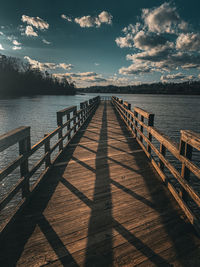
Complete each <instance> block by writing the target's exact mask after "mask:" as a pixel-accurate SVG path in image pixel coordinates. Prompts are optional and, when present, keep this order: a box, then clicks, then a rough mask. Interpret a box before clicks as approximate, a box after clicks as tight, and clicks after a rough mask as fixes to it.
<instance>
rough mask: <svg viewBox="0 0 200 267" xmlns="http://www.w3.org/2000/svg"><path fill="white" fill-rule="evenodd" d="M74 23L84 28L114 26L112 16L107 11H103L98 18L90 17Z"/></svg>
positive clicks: (79, 19) (84, 17)
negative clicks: (104, 25) (102, 25)
mask: <svg viewBox="0 0 200 267" xmlns="http://www.w3.org/2000/svg"><path fill="white" fill-rule="evenodd" d="M74 21H75V22H76V23H77V24H79V25H80V27H82V28H86V27H87V28H90V27H100V26H101V24H103V23H105V24H112V15H111V14H110V13H108V12H107V11H103V12H101V13H100V14H99V15H98V16H97V17H93V16H90V15H88V16H83V17H80V18H75V19H74Z"/></svg>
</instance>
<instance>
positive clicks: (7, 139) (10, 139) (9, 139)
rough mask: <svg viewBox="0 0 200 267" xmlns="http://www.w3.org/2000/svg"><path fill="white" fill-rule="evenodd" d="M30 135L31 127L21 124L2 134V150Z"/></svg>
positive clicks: (0, 141)
mask: <svg viewBox="0 0 200 267" xmlns="http://www.w3.org/2000/svg"><path fill="white" fill-rule="evenodd" d="M28 136H30V127H28V126H21V127H18V128H16V129H14V130H12V131H9V132H7V133H5V134H3V135H1V136H0V152H2V151H3V150H5V149H7V148H8V147H10V146H12V145H14V144H16V143H18V142H20V141H21V140H23V139H24V138H27V137H28Z"/></svg>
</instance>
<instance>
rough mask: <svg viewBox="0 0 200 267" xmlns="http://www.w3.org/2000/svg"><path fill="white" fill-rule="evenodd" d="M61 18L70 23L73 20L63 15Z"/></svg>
mask: <svg viewBox="0 0 200 267" xmlns="http://www.w3.org/2000/svg"><path fill="white" fill-rule="evenodd" d="M61 18H62V19H65V20H67V21H68V22H72V20H73V19H72V18H71V17H69V16H66V15H65V14H62V15H61Z"/></svg>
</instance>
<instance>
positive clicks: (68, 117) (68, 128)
mask: <svg viewBox="0 0 200 267" xmlns="http://www.w3.org/2000/svg"><path fill="white" fill-rule="evenodd" d="M67 121H68V122H69V124H68V125H67V131H70V128H71V121H70V113H68V114H67ZM70 139H71V132H69V134H68V141H69V140H70Z"/></svg>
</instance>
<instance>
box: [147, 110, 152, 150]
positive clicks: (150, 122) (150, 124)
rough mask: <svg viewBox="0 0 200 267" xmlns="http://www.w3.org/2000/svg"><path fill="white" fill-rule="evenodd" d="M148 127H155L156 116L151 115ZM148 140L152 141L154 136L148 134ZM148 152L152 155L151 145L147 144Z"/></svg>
mask: <svg viewBox="0 0 200 267" xmlns="http://www.w3.org/2000/svg"><path fill="white" fill-rule="evenodd" d="M148 126H152V127H153V126H154V114H149V118H148ZM147 138H148V139H149V141H150V142H151V141H152V135H151V133H149V132H148V136H147ZM147 151H148V152H149V153H150V154H151V146H150V145H149V144H147Z"/></svg>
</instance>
